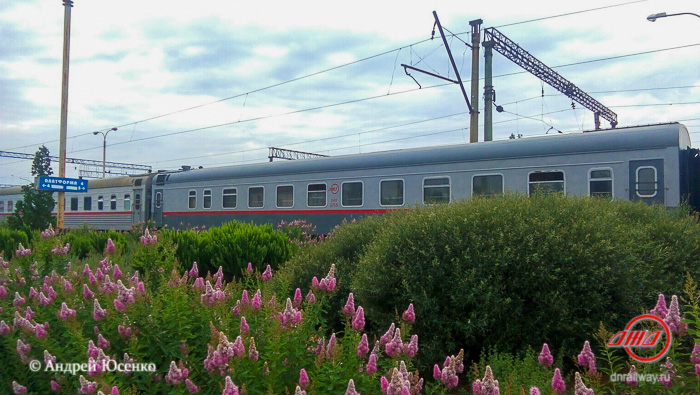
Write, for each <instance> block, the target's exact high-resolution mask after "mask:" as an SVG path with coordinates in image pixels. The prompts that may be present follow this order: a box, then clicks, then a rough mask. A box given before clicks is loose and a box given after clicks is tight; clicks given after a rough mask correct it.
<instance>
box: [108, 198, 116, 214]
mask: <svg viewBox="0 0 700 395" xmlns="http://www.w3.org/2000/svg"><path fill="white" fill-rule="evenodd" d="M109 209H110V210H111V211H116V210H117V195H111V196H110V197H109Z"/></svg>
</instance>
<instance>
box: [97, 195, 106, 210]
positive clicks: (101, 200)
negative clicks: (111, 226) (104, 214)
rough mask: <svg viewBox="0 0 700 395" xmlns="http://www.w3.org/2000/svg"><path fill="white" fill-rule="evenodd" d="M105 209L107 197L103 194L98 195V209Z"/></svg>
mask: <svg viewBox="0 0 700 395" xmlns="http://www.w3.org/2000/svg"><path fill="white" fill-rule="evenodd" d="M104 209H105V197H104V196H102V195H99V196H97V211H104Z"/></svg>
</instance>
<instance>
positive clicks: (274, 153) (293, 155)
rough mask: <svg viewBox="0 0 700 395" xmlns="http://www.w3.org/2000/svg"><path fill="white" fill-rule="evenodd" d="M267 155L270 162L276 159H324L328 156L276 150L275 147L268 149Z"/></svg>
mask: <svg viewBox="0 0 700 395" xmlns="http://www.w3.org/2000/svg"><path fill="white" fill-rule="evenodd" d="M268 149H269V151H268V152H269V153H268V156H267V157H268V158H269V159H270V162H272V159H274V158H277V159H286V160H295V159H311V158H324V157H327V156H328V155H321V154H312V153H311V152H302V151H294V150H291V149H284V148H277V147H268Z"/></svg>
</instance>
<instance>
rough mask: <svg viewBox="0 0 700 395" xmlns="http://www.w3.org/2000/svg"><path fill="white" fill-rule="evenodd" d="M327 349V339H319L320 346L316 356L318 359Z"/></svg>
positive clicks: (317, 348) (318, 345)
mask: <svg viewBox="0 0 700 395" xmlns="http://www.w3.org/2000/svg"><path fill="white" fill-rule="evenodd" d="M325 349H326V338H325V337H322V338H320V339H318V344H317V346H316V356H317V357H319V356H322V355H323V353H324V351H325Z"/></svg>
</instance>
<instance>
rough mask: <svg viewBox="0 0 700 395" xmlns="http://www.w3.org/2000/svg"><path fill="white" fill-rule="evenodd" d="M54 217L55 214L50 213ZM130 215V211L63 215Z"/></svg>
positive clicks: (86, 212) (84, 212)
mask: <svg viewBox="0 0 700 395" xmlns="http://www.w3.org/2000/svg"><path fill="white" fill-rule="evenodd" d="M52 214H54V215H56V213H52ZM125 214H129V215H131V211H80V212H73V211H71V212H69V213H65V215H125Z"/></svg>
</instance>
